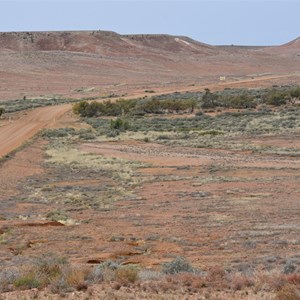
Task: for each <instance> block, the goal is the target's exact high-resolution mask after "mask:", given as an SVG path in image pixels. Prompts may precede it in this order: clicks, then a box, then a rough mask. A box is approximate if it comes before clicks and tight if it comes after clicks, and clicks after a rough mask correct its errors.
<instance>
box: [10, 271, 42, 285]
mask: <svg viewBox="0 0 300 300" xmlns="http://www.w3.org/2000/svg"><path fill="white" fill-rule="evenodd" d="M41 285H42V282H41V280H40V279H39V278H38V276H37V274H36V273H34V272H33V271H31V272H28V273H25V274H24V275H22V276H21V277H19V278H17V279H16V280H15V281H14V286H15V287H17V288H21V289H33V288H39V287H41Z"/></svg>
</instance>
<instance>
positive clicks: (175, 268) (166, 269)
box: [162, 256, 195, 274]
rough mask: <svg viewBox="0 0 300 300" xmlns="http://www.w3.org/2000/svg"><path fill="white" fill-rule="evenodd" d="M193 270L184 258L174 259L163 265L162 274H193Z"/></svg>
mask: <svg viewBox="0 0 300 300" xmlns="http://www.w3.org/2000/svg"><path fill="white" fill-rule="evenodd" d="M194 271H195V270H194V268H193V267H192V266H191V265H190V263H189V262H188V261H187V260H186V259H185V258H184V257H180V256H178V257H176V258H175V259H174V260H173V261H171V262H169V263H165V264H163V267H162V272H163V273H164V274H176V273H180V272H194Z"/></svg>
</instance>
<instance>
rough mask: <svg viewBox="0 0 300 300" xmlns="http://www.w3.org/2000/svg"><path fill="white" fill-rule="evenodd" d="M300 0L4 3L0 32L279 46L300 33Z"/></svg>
mask: <svg viewBox="0 0 300 300" xmlns="http://www.w3.org/2000/svg"><path fill="white" fill-rule="evenodd" d="M299 12H300V0H299V1H298V0H294V1H291V0H290V1H289V0H287V1H283V0H282V1H279V0H277V1H276V0H265V1H259V0H248V1H247V0H239V1H238V0H235V1H227V0H219V1H215V0H210V1H201V0H199V1H195V0H194V1H172V0H168V1H158V0H152V1H149V0H148V1H147V0H140V1H126V0H119V1H114V0H112V1H96V0H94V1H72V0H65V1H58V0H52V1H51V0H48V1H46V0H39V1H27V0H18V1H14V0H11V1H2V0H0V31H2V32H3V31H49V30H99V29H101V30H112V31H116V32H118V33H121V34H125V33H128V34H129V33H168V34H174V35H186V36H189V37H191V38H194V39H196V40H198V41H201V42H205V43H209V44H214V45H220V44H235V45H238V44H242V45H278V44H282V43H286V42H288V41H290V40H292V39H295V38H297V37H299V36H300V17H299Z"/></svg>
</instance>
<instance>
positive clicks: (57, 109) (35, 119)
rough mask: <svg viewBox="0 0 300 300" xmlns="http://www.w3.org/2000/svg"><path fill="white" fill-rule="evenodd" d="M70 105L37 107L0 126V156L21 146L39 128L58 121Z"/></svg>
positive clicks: (49, 125)
mask: <svg viewBox="0 0 300 300" xmlns="http://www.w3.org/2000/svg"><path fill="white" fill-rule="evenodd" d="M71 107H72V106H71V104H66V105H59V106H47V107H42V108H37V109H34V110H31V111H28V112H27V113H26V115H24V116H23V117H21V118H20V119H18V120H12V121H11V122H9V123H8V124H6V125H4V126H2V127H0V141H1V142H0V157H2V156H5V155H6V154H8V153H9V152H11V151H12V150H14V149H16V148H18V147H19V146H21V145H22V144H23V143H24V142H25V141H26V140H28V139H30V138H31V137H33V136H34V135H35V134H36V133H38V132H39V131H40V130H41V129H43V128H46V127H51V126H53V125H54V124H56V123H58V122H59V121H60V119H61V118H62V116H63V115H64V113H66V112H67V111H69V110H70V109H71Z"/></svg>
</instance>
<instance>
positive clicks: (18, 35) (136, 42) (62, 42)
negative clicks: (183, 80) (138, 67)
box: [0, 30, 220, 55]
mask: <svg viewBox="0 0 300 300" xmlns="http://www.w3.org/2000/svg"><path fill="white" fill-rule="evenodd" d="M0 50H11V51H17V52H19V51H70V52H85V53H98V54H103V52H106V51H107V50H110V51H111V52H112V53H115V54H117V53H126V52H129V53H132V54H134V53H135V52H136V51H137V52H140V51H141V50H142V51H145V50H146V51H147V50H148V51H150V52H157V51H163V52H170V53H180V52H193V53H197V54H204V55H205V54H208V55H211V54H216V53H218V52H219V51H220V50H219V49H217V47H214V46H210V45H207V44H204V43H200V42H197V41H195V40H193V39H191V38H188V37H184V36H172V35H167V34H137V35H120V34H118V33H115V32H111V31H101V30H98V31H57V32H55V31H53V32H7V33H6V32H5V33H0Z"/></svg>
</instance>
